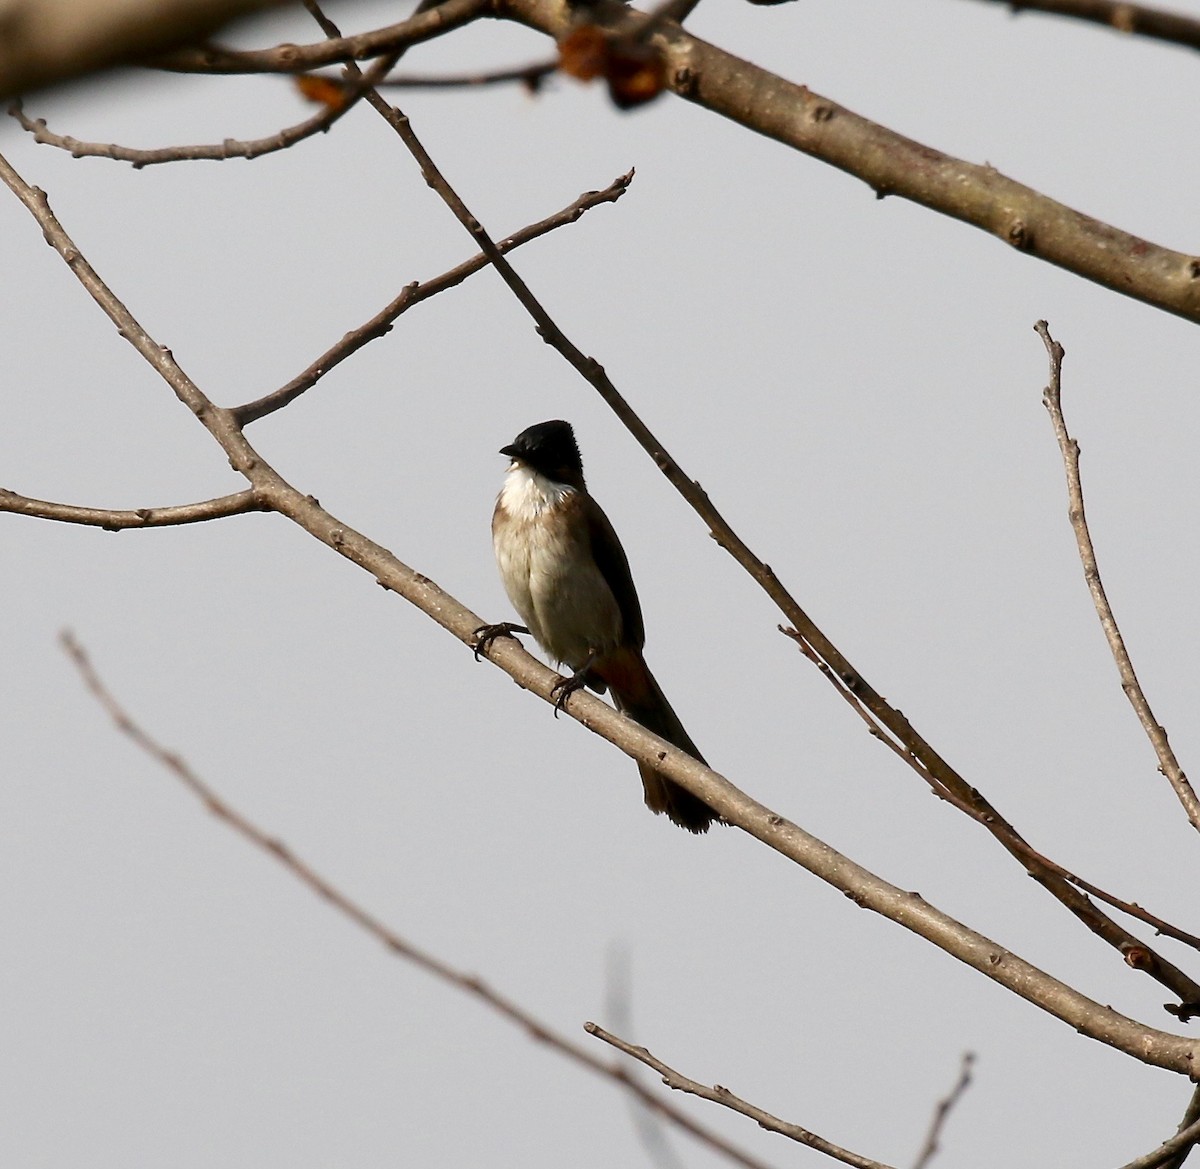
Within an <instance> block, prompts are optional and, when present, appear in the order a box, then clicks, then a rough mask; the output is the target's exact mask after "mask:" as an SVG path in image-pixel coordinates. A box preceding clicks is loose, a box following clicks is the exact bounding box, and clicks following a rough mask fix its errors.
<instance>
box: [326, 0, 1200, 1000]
mask: <svg viewBox="0 0 1200 1169" xmlns="http://www.w3.org/2000/svg"><path fill="white" fill-rule="evenodd" d="M308 2H309V3H310V4H315V0H308ZM366 100H367V102H368V104H369V105H371V107H372V108H373V109H375V110H376V111H378V113H379V114H380V115H381V116H382V117H383V118H384V119H385V120H386V121H387V123H388V124H389V125H390V126H391V127H392V128H393V129H394V130H395V131H396V133H397V135H399V137H400V140H401V141H402V142H403V143H404V145H405V147H406V148H407V149H408V151H409V152H410V153H411V154H412V156H413V158H414V159H415V160H416V161H417V164H418V165H419V166H420V168H421V174H422V176H423V177H424V179H425V181H426V182H427V183H428V184H429V186H430V187H431V188H433V190H434V191H436V192H437V194H438V195H440V196H441V198H442V200H443V201H444V202H445V203H446V205H447V207H449V208H450V210H451V212H452V213H453V214H454V216H455V218H457V219H458V221H459V222H460V223H461V224H462V225H463V227H464V228H466V230H467V231H468V232H469V233H470V234H471V236H472V238H474V239H475V240H476V242H477V243H478V244H479V246H480V248H481V249H482V251H483V253H484V255H486V256H487V258H488V259H489V260H490V261H491V263H492V265H493V266H494V267H495V269H496V271H497V272H498V273H499V275H500V277H501V279H502V280H503V281H504V282H505V283H506V284H507V285H508V287H509V289H510V290H511V292H512V293H513V295H514V296H515V297H516V298H517V300H518V301H519V302H520V303H521V305H522V306H523V307H524V308H525V310H526V312H528V313H529V315H530V316H531V317H532V318H533V321H534V324H535V325H536V328H537V331H538V334H539V335H540V336H541V338H542V340H543V341H545V342H546V343H547V344H549V345H551V346H553V348H555V349H557V350H558V352H559V353H561V354H562V356H563V357H564V358H565V359H566V360H567V361H568V362H569V363H570V364H571V365H572V366H573V367H574V368H575V370H576V371H577V372H578V373H579V374H580V376H582V377H583V378H584V379H585V380H586V381H588V382H589V383H590V384H591V385H592V386H593V387H594V388H595V389H596V391H597V393H599V394H600V396H601V397H602V398H603V399H604V401H605V402H606V403H607V404H608V406H609V407H610V408H611V409H612V410H613V412H614V413H615V414H616V415H617V417H618V418H619V419H620V420H621V422H622V423H623V424H624V425H625V427H626V429H627V430H628V431H629V432H630V434H632V435H633V437H634V438H635V439H637V441H638V442H639V443H640V444H641V445H642V447H643V448H644V449H645V450H646V452H647V453H648V454H649V455H650V456H651V458H653V459H654V462H655V464H656V465H657V466H658V468H659V469H660V470H661V471H662V472H663V474H664V475H666V477H667V478H668V479H669V480H670V482H671V483H672V484H673V485H674V486H675V488H676V490H678V491H679V492H680V494H681V495H682V496H683V497H684V499H686V500H687V501H688V503H690V504H691V506H692V507H693V509H694V510H695V511H696V512H697V514H699V515H700V517H701V518H702V519H703V520H704V521H705V522H706V523H707V524H708V526H709V533H710V535H711V536H712V537H713V539H715V540H716V541H717V543H719V544H720V545H721V547H723V548H725V549H726V551H728V552H729V553H730V555H732V556H733V558H734V559H735V560H736V561H737V562H738V563H739V564H740V565H742V567H743V568H744V569H746V571H747V572H749V573H750V575H751V576H752V577H753V578H754V579H755V580H756V581H758V582H759V584H760V585H761V586H762V587H763V589H764V590H765V591H766V592H767V594H768V596H770V597H771V599H772V600H773V601H775V602H776V604H778V605H779V607H780V609H781V610H782V612H783V614H784V616H785V617H787V618H788V620H789V621H791V623H792V625H793V627H794V628H795V630H796V635H797V636H798V637H802V638H803V639H804V640H805V641H806V642H807V643H808V644H809V645H810V646H811V647H812V648H813V650H814V651H815V652H816V653H817V654H818V656H819V657H820V658H821V659H822V660H824V661H825V662H826V663H827V664H828V665H829V667H830V669H831V670H832V671H833V673H834V674H836V676H837V677H838V679H839V680H840V682H841V684H842V685H843V686H845V687H847V688H849V689H851V690H852V691H853V692H854V693H855V695H856V696H858V697H859V698H860V699H862V701H863V704H864V705H865V706H866V707H867V708H868V709H869V710H870V711H871V713H872V714H873V715H874V716H875V718H876V719H877V720H878V722H879V723H880V724H882V725H883V726H885V727H887V729H888V730H889V731H890V732H891V733H892V735H893V736H894V737H895V739H896V740H897V741H898V742H900V743H902V744H904V747H905V749H906V750H907V751H909V752H911V754H912V755H913V756H915V757H916V758H918V759H919V760H920V761H921V763H922V765H923V767H924V768H925V769H926V770H927V771H928V773H929V775H930V776H931V777H932V778H933V779H934V780H936V781H937V784H938V785H939V786H940V787H941V788H943V789H944V790H945V791H946V792H948V793H949V794H950V795H953V796H954V797H956V799H957V801H958V802H959V803H961V804H965V805H966V806H967V807H969V808H971V809H973V810H974V812H976V813H978V815H977V817H976V818H977V819H978V820H979V822H980V823H982V824H983V825H984V826H985V827H987V828H988V830H989V831H990V832H991V833H992V834H993V836H995V837H996V839H997V840H998V841H999V842H1000V843H1001V845H1003V846H1004V847H1005V848H1006V849H1007V850H1008V851H1009V852H1010V853H1011V854H1012V855H1014V856H1016V857H1018V859H1020V860H1021V862H1022V864H1024V865H1025V866H1026V870H1027V871H1028V872H1029V873H1030V875H1031V876H1033V877H1034V879H1035V880H1037V881H1038V882H1039V883H1040V884H1041V885H1042V886H1043V887H1044V888H1046V889H1047V890H1048V891H1049V892H1050V893H1051V894H1052V895H1053V896H1054V897H1055V898H1056V899H1057V900H1058V901H1060V902H1061V903H1062V904H1063V905H1064V906H1065V907H1066V908H1067V909H1068V910H1070V912H1072V913H1073V914H1075V916H1076V917H1077V918H1078V919H1079V920H1080V921H1081V922H1083V924H1084V925H1085V926H1087V928H1088V929H1090V930H1091V931H1092V932H1093V933H1095V934H1096V935H1097V936H1098V937H1100V938H1102V939H1103V940H1104V941H1105V942H1107V943H1108V944H1109V945H1110V946H1112V947H1113V948H1114V949H1116V950H1117V951H1118V952H1119V953H1120V954H1121V955H1122V956H1123V957H1124V958H1125V959H1126V961H1127V963H1128V964H1129V965H1130V966H1132V967H1133V968H1135V969H1138V970H1141V971H1144V972H1145V973H1147V974H1149V975H1150V977H1152V978H1154V979H1155V980H1156V981H1158V982H1160V983H1161V984H1162V985H1163V986H1165V987H1167V988H1169V989H1170V990H1171V991H1172V993H1174V994H1175V995H1177V996H1178V997H1179V999H1180V1005H1179V1006H1175V1005H1173V1004H1170V1005H1168V1006H1167V1009H1168V1010H1170V1011H1171V1012H1172V1013H1175V1014H1177V1015H1178V1017H1180V1018H1183V1019H1187V1018H1190V1017H1191V1016H1192V1015H1193V1014H1195V1013H1200V983H1197V982H1196V981H1195V980H1194V979H1192V978H1191V977H1190V976H1189V975H1187V974H1186V973H1185V972H1184V971H1182V970H1180V969H1179V968H1178V967H1177V966H1175V965H1174V964H1173V963H1171V962H1168V961H1167V959H1166V958H1165V957H1163V956H1162V955H1160V954H1158V953H1156V952H1155V951H1154V950H1153V949H1151V948H1150V947H1149V946H1148V945H1146V943H1145V942H1143V941H1142V940H1141V939H1139V938H1138V937H1137V936H1136V935H1134V934H1132V933H1130V932H1129V931H1128V930H1126V929H1125V928H1124V927H1122V926H1121V925H1119V924H1118V923H1117V922H1115V921H1114V920H1113V919H1112V918H1111V917H1109V916H1108V915H1107V914H1105V913H1103V912H1101V911H1100V909H1098V908H1097V906H1096V905H1095V903H1094V902H1092V901H1091V900H1090V899H1089V898H1088V897H1087V895H1086V894H1084V893H1083V892H1081V891H1080V890H1079V889H1078V888H1076V887H1075V886H1074V885H1072V884H1071V883H1070V881H1068V880H1066V879H1064V878H1063V877H1062V876H1060V875H1059V874H1058V873H1057V872H1055V871H1053V870H1052V869H1050V868H1047V867H1046V866H1044V865H1039V864H1038V863H1037V861H1036V859H1034V858H1033V857H1031V856H1030V850H1029V849H1028V847H1027V846H1026V845H1025V842H1024V840H1023V839H1022V838H1021V837H1020V835H1019V833H1018V832H1017V831H1016V829H1015V828H1014V827H1013V826H1012V825H1011V824H1009V823H1008V821H1007V820H1005V819H1004V818H1003V817H1002V816H1001V815H1000V813H999V812H998V811H997V810H996V809H995V808H994V807H992V805H991V804H990V803H989V802H988V801H987V799H986V798H985V797H984V796H983V795H982V793H981V792H979V790H978V789H977V788H975V787H972V786H971V785H970V784H968V783H967V782H966V780H965V779H963V777H962V776H961V775H959V774H958V772H957V771H955V770H954V769H953V768H952V767H951V766H950V765H949V764H948V763H947V762H946V761H945V760H944V759H942V757H941V756H940V755H938V753H937V752H936V751H934V749H933V747H932V746H930V744H929V743H927V742H926V741H925V740H924V739H923V738H922V737H921V736H920V735H918V734H917V732H916V731H915V730H914V728H913V727H912V726H911V725H910V723H909V722H908V720H907V719H906V718H905V717H904V716H903V715H902V714H901V713H900V712H899V711H898V710H894V709H893V708H892V707H891V706H889V705H888V704H887V703H886V702H885V701H884V699H883V698H882V696H881V695H879V694H878V693H877V692H876V691H875V690H874V689H873V688H872V687H871V686H869V685H868V683H867V682H866V680H865V679H864V678H863V677H862V675H861V674H859V673H858V671H857V670H855V669H854V668H853V667H852V666H851V665H850V663H849V661H848V660H847V659H846V658H845V657H844V656H843V655H842V654H841V653H840V651H839V650H838V649H837V648H836V647H835V646H834V645H833V643H832V642H831V641H830V640H829V639H828V638H827V637H826V636H825V635H824V634H823V633H822V632H821V631H820V629H818V628H817V626H816V624H815V623H814V622H813V621H812V620H811V618H809V617H808V615H807V614H806V613H805V612H804V611H803V610H802V609H801V608H800V606H799V604H798V603H797V602H796V601H795V599H794V598H793V597H792V596H791V595H790V594H789V593H788V592H787V590H786V589H785V588H784V587H783V585H782V584H781V583H780V581H779V579H778V578H777V577H776V576H775V574H774V573H773V572H772V571H771V569H770V566H769V565H767V564H764V563H763V562H762V561H761V560H760V559H759V558H758V557H757V556H755V555H754V553H753V552H751V551H750V549H749V547H748V546H747V545H746V544H745V543H744V541H742V540H741V538H740V537H739V536H738V535H737V534H736V533H735V532H734V531H733V529H732V528H731V527H730V526H729V524H728V523H726V521H725V519H724V518H723V517H722V516H721V514H720V513H719V512H718V511H717V509H716V508H715V507H714V506H713V504H712V502H711V500H710V499H709V498H708V495H707V494H706V493H705V492H704V490H703V489H702V488H701V487H700V484H699V483H698V482H696V481H695V480H693V479H691V478H689V477H688V476H687V475H685V474H684V473H683V470H682V468H681V467H680V466H679V464H678V463H676V462H675V460H674V459H673V458H671V456H670V455H669V454H668V453H667V451H666V448H665V447H664V446H663V445H662V443H660V442H659V440H658V439H657V438H655V436H654V435H653V434H652V433H651V431H650V429H649V427H647V426H646V424H645V423H644V422H643V421H642V420H641V419H640V418H639V417H638V416H637V414H636V413H635V412H634V410H633V409H632V408H631V407H630V405H629V403H628V402H626V401H625V399H624V398H623V397H622V396H621V394H620V393H619V391H618V390H617V388H616V386H615V385H613V383H612V381H611V379H610V378H609V377H608V375H607V374H606V373H605V371H604V367H603V366H601V365H600V363H599V362H598V361H596V359H595V358H593V357H587V356H585V355H584V353H583V352H582V350H580V349H579V347H578V346H577V345H575V344H574V342H572V341H571V339H570V338H569V337H567V336H566V334H565V333H563V331H562V330H561V329H560V328H559V327H558V325H557V324H556V323H555V322H554V320H553V318H552V317H551V316H550V314H549V313H548V312H547V311H546V309H545V308H544V307H543V306H542V304H541V303H540V302H539V301H538V299H537V297H536V296H534V294H533V292H532V291H531V290H530V288H529V286H528V285H527V284H526V283H525V281H524V280H522V279H521V277H520V276H519V275H518V274H517V272H516V271H515V270H514V269H513V267H512V265H511V264H509V262H508V260H506V259H505V257H504V256H503V255H502V254H501V252H500V250H499V248H497V246H496V244H495V243H494V242H493V240H492V239H491V237H490V236H489V235H488V233H487V231H486V230H485V229H484V227H483V225H482V224H481V223H480V222H479V220H478V219H476V218H475V216H474V215H473V214H472V213H471V211H470V209H469V208H468V207H467V205H466V204H465V203H464V202H463V200H462V198H461V197H460V196H459V194H458V192H457V191H455V190H454V188H453V187H452V186H451V185H450V183H449V182H448V181H447V180H446V178H445V176H444V175H443V174H442V173H441V171H440V170H439V169H438V167H437V165H436V164H435V163H434V161H433V159H432V158H431V157H430V155H429V152H428V151H427V150H426V149H425V147H424V146H423V145H422V143H421V141H420V139H419V138H418V137H417V135H416V133H415V132H414V130H413V128H412V124H411V122H410V121H409V119H408V118H407V117H406V116H405V114H404V113H403V111H401V110H400V109H398V108H397V107H395V106H393V105H391V104H389V103H388V102H387V101H386V100H385V99H384V98H383V97H382V96H380V94H379V93H378V91H376V90H368V91H367V94H366Z"/></svg>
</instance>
